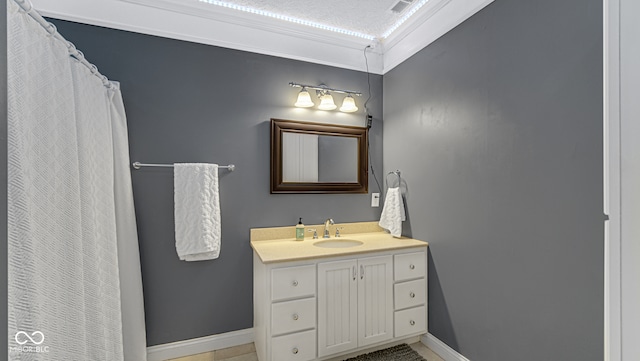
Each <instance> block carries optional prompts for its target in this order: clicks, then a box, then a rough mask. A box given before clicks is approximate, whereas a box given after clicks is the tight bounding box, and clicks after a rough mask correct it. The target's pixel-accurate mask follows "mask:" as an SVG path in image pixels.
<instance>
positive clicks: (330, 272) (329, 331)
mask: <svg viewBox="0 0 640 361" xmlns="http://www.w3.org/2000/svg"><path fill="white" fill-rule="evenodd" d="M357 288H358V271H357V262H356V261H355V260H346V261H337V262H325V263H319V264H318V357H323V356H326V355H331V354H334V353H338V352H342V351H347V350H351V349H354V348H356V347H357V346H358V333H357V326H358V323H357V317H358V312H357V307H358V302H357V297H358V292H357Z"/></svg>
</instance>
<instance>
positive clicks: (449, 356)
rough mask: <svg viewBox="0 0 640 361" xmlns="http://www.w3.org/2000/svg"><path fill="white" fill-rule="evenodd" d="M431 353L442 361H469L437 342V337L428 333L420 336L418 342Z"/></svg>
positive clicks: (442, 343)
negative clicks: (442, 360)
mask: <svg viewBox="0 0 640 361" xmlns="http://www.w3.org/2000/svg"><path fill="white" fill-rule="evenodd" d="M420 341H421V342H422V343H423V344H424V345H425V346H427V347H428V348H430V349H431V351H433V352H435V353H437V354H438V355H439V356H440V357H442V358H443V359H444V361H469V359H468V358H466V357H464V356H462V355H461V354H459V353H458V352H457V351H456V350H454V349H452V348H451V347H449V346H448V345H447V344H446V343H444V342H442V341H440V340H438V338H437V337H435V336H434V335H432V334H430V333H428V334H426V335H424V336H422V339H421V340H420Z"/></svg>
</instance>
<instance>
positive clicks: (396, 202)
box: [378, 187, 407, 237]
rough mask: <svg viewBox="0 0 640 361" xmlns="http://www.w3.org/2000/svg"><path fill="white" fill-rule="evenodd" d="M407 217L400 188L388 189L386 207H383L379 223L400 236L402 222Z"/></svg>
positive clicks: (394, 234) (392, 233)
mask: <svg viewBox="0 0 640 361" xmlns="http://www.w3.org/2000/svg"><path fill="white" fill-rule="evenodd" d="M406 219H407V217H406V214H405V212H404V202H403V201H402V192H400V188H398V187H396V188H389V189H387V196H386V198H385V199H384V207H383V208H382V214H381V215H380V222H378V225H380V227H382V228H384V229H386V230H387V231H389V233H391V235H393V236H394V237H400V236H401V234H402V222H403V221H405V220H406Z"/></svg>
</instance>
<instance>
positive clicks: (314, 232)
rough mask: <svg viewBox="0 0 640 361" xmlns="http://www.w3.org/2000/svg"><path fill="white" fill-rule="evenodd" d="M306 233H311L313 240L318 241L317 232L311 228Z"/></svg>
mask: <svg viewBox="0 0 640 361" xmlns="http://www.w3.org/2000/svg"><path fill="white" fill-rule="evenodd" d="M307 232H313V239H318V232H317V231H316V229H315V228H311V229H309V230H307Z"/></svg>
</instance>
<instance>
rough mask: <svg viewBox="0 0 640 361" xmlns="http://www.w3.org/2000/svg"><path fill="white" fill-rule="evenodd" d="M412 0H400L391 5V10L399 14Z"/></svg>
mask: <svg viewBox="0 0 640 361" xmlns="http://www.w3.org/2000/svg"><path fill="white" fill-rule="evenodd" d="M413 1H414V0H400V1H398V2H397V3H396V4H395V5H393V7H392V8H391V11H393V12H394V13H396V14H400V13H401V12H403V11H405V10H406V9H407V8H408V7H409V5H411V3H412V2H413Z"/></svg>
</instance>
